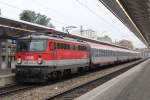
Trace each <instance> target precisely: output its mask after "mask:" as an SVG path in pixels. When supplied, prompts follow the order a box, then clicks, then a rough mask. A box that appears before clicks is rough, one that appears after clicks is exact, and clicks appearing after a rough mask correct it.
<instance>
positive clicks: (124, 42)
mask: <svg viewBox="0 0 150 100" xmlns="http://www.w3.org/2000/svg"><path fill="white" fill-rule="evenodd" d="M117 44H118V45H120V46H122V47H125V48H129V49H133V44H132V42H131V41H129V40H120V41H119V42H118V43H117Z"/></svg>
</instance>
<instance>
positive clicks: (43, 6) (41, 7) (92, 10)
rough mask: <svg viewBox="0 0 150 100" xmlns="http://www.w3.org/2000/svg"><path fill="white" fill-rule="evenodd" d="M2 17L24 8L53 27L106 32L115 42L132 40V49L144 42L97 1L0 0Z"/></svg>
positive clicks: (13, 14) (19, 11)
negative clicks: (44, 18) (80, 28)
mask: <svg viewBox="0 0 150 100" xmlns="http://www.w3.org/2000/svg"><path fill="white" fill-rule="evenodd" d="M0 9H1V13H2V15H3V16H6V17H9V18H14V19H19V14H20V13H21V12H22V11H23V10H32V11H35V12H37V13H38V12H39V13H41V14H44V15H46V16H48V17H50V18H51V19H52V20H51V22H52V24H53V25H54V26H55V27H56V29H58V30H61V29H62V27H63V26H68V25H73V26H77V27H80V26H81V25H82V26H83V28H85V29H87V28H90V29H93V30H95V31H96V32H97V34H98V36H104V35H108V36H109V37H111V38H112V40H113V42H114V41H116V42H117V41H119V40H122V39H126V40H130V41H132V43H133V45H134V47H135V48H143V47H145V45H144V44H143V43H142V42H141V41H140V40H139V39H138V38H137V37H136V36H135V35H134V34H133V33H132V32H131V31H130V30H128V28H127V27H126V26H124V25H123V24H122V23H121V22H120V21H119V20H118V19H117V18H116V17H115V16H114V15H113V14H112V13H111V12H110V11H109V10H108V9H107V8H106V7H104V5H103V4H101V3H100V2H99V0H15V1H14V0H13V1H12V0H0Z"/></svg>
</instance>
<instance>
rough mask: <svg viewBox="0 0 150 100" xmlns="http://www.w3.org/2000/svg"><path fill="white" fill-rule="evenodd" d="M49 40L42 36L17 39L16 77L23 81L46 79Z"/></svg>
mask: <svg viewBox="0 0 150 100" xmlns="http://www.w3.org/2000/svg"><path fill="white" fill-rule="evenodd" d="M47 43H48V40H47V39H42V38H34V37H32V38H31V37H30V38H21V39H18V41H17V52H16V78H17V81H21V82H26V81H27V82H35V81H38V82H40V81H41V80H45V79H46V76H45V73H46V72H47V69H48V65H47V64H46V60H47V59H48V58H49V57H48V55H47V54H48V52H47V50H48V46H47Z"/></svg>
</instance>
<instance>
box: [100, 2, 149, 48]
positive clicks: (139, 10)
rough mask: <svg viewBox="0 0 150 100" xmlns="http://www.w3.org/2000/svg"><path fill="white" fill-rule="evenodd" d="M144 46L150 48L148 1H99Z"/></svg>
mask: <svg viewBox="0 0 150 100" xmlns="http://www.w3.org/2000/svg"><path fill="white" fill-rule="evenodd" d="M99 1H100V2H101V3H103V4H104V5H105V6H106V7H107V8H108V9H109V10H110V11H111V12H112V13H113V14H114V15H115V16H116V17H117V18H118V19H119V20H120V21H121V22H122V23H123V24H124V25H126V26H127V27H128V28H129V29H130V30H131V31H132V32H133V33H134V34H135V35H136V36H137V37H138V38H139V39H140V40H141V41H143V43H144V44H146V45H147V46H150V0H99Z"/></svg>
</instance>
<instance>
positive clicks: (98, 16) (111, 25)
mask: <svg viewBox="0 0 150 100" xmlns="http://www.w3.org/2000/svg"><path fill="white" fill-rule="evenodd" d="M75 1H76V2H77V3H78V4H80V5H81V6H83V7H84V8H86V9H87V10H88V11H89V12H91V13H92V14H93V15H95V16H96V17H97V18H99V19H101V20H102V21H104V22H105V23H107V25H109V26H110V27H111V28H112V27H114V28H116V29H118V30H119V31H120V29H119V28H118V27H116V26H115V25H113V24H112V23H110V22H108V21H107V20H106V19H105V18H104V17H102V16H100V15H98V14H97V13H96V12H95V11H93V10H92V9H91V8H90V7H89V6H88V5H86V4H84V3H83V2H81V1H80V0H75ZM122 33H123V32H122Z"/></svg>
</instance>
